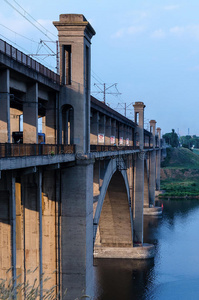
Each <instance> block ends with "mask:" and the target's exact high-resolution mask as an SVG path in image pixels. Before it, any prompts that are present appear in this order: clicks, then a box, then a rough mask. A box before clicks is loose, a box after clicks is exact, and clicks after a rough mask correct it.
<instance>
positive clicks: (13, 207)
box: [11, 174, 17, 296]
mask: <svg viewBox="0 0 199 300" xmlns="http://www.w3.org/2000/svg"><path fill="white" fill-rule="evenodd" d="M11 226H12V235H11V236H12V239H11V244H12V276H13V285H14V287H15V286H16V274H17V273H16V255H17V253H16V199H15V177H14V175H13V174H12V177H11ZM14 294H15V296H16V293H14Z"/></svg>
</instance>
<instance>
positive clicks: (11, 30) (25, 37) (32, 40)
mask: <svg viewBox="0 0 199 300" xmlns="http://www.w3.org/2000/svg"><path fill="white" fill-rule="evenodd" d="M0 26H2V27H4V28H6V29H7V30H9V31H11V32H13V33H14V34H17V35H19V36H21V37H23V38H24V39H27V40H29V41H31V42H33V43H36V44H38V42H36V41H34V40H33V39H29V38H28V37H26V36H24V35H22V34H20V33H18V32H16V31H14V30H12V29H10V28H8V27H7V26H5V25H3V24H0Z"/></svg>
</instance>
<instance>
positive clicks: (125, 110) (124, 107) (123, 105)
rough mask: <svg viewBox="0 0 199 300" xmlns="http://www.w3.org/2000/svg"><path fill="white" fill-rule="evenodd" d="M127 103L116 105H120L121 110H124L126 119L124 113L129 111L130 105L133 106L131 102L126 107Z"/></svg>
mask: <svg viewBox="0 0 199 300" xmlns="http://www.w3.org/2000/svg"><path fill="white" fill-rule="evenodd" d="M126 104H127V103H126V102H125V103H118V105H121V106H122V109H124V115H125V117H126V112H127V110H131V108H128V107H129V106H130V105H132V104H134V102H131V103H130V104H128V105H126ZM114 109H121V108H117V107H116V108H114ZM132 110H133V108H132Z"/></svg>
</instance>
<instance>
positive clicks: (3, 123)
mask: <svg viewBox="0 0 199 300" xmlns="http://www.w3.org/2000/svg"><path fill="white" fill-rule="evenodd" d="M0 106H1V109H0V141H1V143H10V71H9V69H6V70H4V71H2V72H1V73H0Z"/></svg>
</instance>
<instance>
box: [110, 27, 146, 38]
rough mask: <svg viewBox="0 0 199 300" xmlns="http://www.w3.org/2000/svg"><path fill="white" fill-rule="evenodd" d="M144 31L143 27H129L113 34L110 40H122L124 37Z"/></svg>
mask: <svg viewBox="0 0 199 300" xmlns="http://www.w3.org/2000/svg"><path fill="white" fill-rule="evenodd" d="M144 30H145V27H144V26H129V27H124V28H121V29H119V30H118V31H117V32H116V33H114V34H113V35H112V36H111V37H112V38H122V37H123V36H125V35H131V36H132V35H137V34H139V33H141V32H143V31H144Z"/></svg>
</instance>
